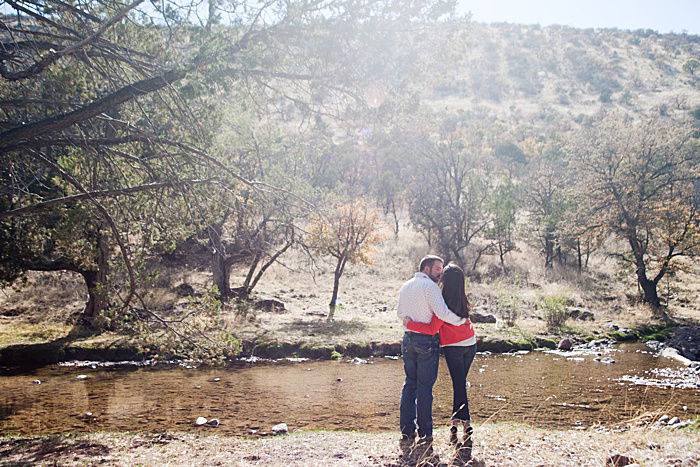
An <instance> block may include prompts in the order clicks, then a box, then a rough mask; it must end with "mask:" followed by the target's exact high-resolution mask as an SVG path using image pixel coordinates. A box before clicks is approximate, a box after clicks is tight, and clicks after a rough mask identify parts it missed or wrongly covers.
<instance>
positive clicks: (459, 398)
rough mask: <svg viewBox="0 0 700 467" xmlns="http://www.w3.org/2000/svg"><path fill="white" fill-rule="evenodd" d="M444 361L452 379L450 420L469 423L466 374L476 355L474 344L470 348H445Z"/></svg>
mask: <svg viewBox="0 0 700 467" xmlns="http://www.w3.org/2000/svg"><path fill="white" fill-rule="evenodd" d="M442 350H443V352H445V361H446V362H447V368H448V369H449V370H450V377H451V378H452V420H461V421H463V422H468V421H470V417H469V399H468V398H467V373H469V367H471V366H472V362H473V361H474V355H476V344H474V345H470V346H447V347H443V348H442Z"/></svg>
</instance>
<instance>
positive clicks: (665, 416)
mask: <svg viewBox="0 0 700 467" xmlns="http://www.w3.org/2000/svg"><path fill="white" fill-rule="evenodd" d="M670 418H671V417H669V416H668V415H662V416H661V417H659V420H658V421H657V422H658V423H661V424H666V423H667V422H668V420H669V419H670Z"/></svg>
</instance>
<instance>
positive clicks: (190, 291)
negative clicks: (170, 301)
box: [174, 283, 194, 297]
mask: <svg viewBox="0 0 700 467" xmlns="http://www.w3.org/2000/svg"><path fill="white" fill-rule="evenodd" d="M174 292H175V293H176V294H177V296H178V297H192V296H194V287H192V286H191V285H190V284H185V283H182V284H180V285H178V286H177V287H175V289H174Z"/></svg>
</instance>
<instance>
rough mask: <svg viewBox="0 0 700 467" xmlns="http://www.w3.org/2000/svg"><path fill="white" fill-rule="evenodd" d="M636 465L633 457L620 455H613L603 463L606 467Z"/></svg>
mask: <svg viewBox="0 0 700 467" xmlns="http://www.w3.org/2000/svg"><path fill="white" fill-rule="evenodd" d="M636 463H637V461H636V460H635V459H634V458H633V457H629V456H623V455H621V454H614V455H612V456H610V457H608V460H607V461H605V465H606V466H607V465H610V466H612V467H622V466H623V465H632V464H636Z"/></svg>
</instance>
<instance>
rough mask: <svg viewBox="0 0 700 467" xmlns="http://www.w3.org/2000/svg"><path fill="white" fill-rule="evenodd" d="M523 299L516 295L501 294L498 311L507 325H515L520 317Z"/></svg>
mask: <svg viewBox="0 0 700 467" xmlns="http://www.w3.org/2000/svg"><path fill="white" fill-rule="evenodd" d="M521 305H522V300H521V299H520V297H516V296H515V295H500V296H499V297H498V311H499V312H500V314H501V318H503V321H504V322H505V323H506V326H508V327H513V326H515V322H516V321H517V319H518V318H519V317H520V306H521Z"/></svg>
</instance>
